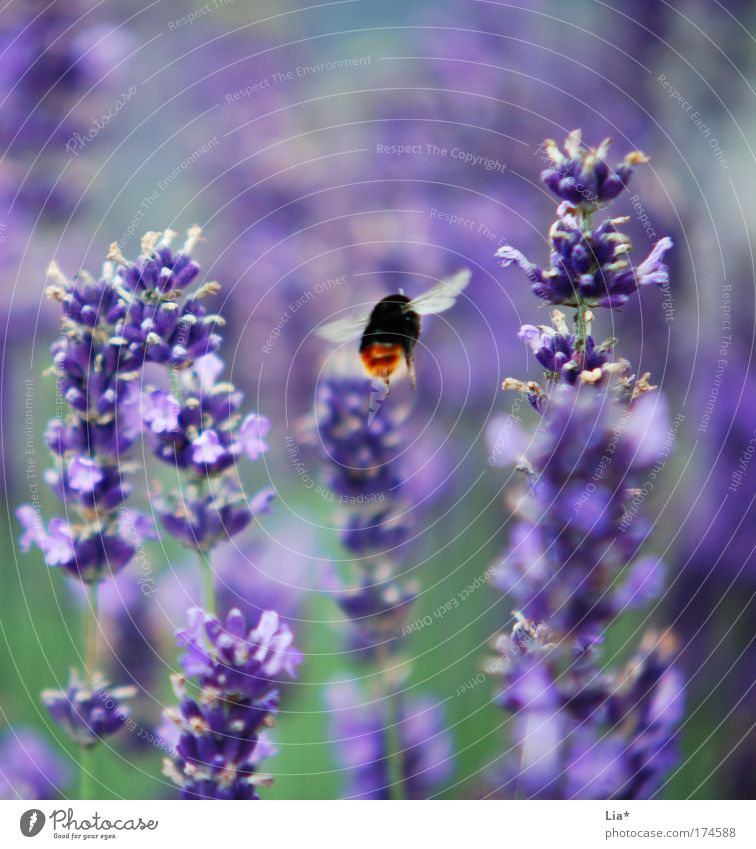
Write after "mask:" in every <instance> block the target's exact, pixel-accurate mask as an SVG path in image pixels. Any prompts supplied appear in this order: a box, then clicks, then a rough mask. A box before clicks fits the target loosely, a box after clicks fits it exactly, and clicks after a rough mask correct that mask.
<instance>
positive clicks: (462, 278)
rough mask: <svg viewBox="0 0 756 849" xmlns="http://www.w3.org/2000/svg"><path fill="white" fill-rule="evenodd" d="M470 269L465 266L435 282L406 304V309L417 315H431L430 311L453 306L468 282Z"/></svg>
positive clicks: (434, 311) (435, 311)
mask: <svg viewBox="0 0 756 849" xmlns="http://www.w3.org/2000/svg"><path fill="white" fill-rule="evenodd" d="M470 274H471V272H470V269H469V268H465V269H463V270H462V271H458V272H457V273H456V274H452V276H451V277H446V278H445V279H443V280H442V281H441V282H440V283H437V284H436V285H435V286H433V288H431V289H428V291H427V292H425V294H423V295H418V297H417V298H415V299H414V300H412V301H410V302H409V303H408V304H407V309H408V310H412V311H413V312H416V313H417V314H418V315H431V313H437V312H443V311H444V310H448V309H449V308H450V307H453V306H454V302H455V301H456V300H457V297H458V296H459V293H460V292H461V291H462V290H463V289H464V288H465V287H466V286H467V284H468V283H469V282H470Z"/></svg>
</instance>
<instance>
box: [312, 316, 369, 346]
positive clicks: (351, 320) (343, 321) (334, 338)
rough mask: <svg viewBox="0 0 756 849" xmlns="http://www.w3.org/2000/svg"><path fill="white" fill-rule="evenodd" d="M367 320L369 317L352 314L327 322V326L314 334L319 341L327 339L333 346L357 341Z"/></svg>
mask: <svg viewBox="0 0 756 849" xmlns="http://www.w3.org/2000/svg"><path fill="white" fill-rule="evenodd" d="M368 318H370V316H369V315H365V314H364V313H359V314H358V313H352V314H351V315H347V316H344V317H343V318H337V319H335V320H334V321H329V322H328V324H324V325H323V326H322V327H319V328H318V329H317V330H316V331H315V333H316V334H317V335H318V336H320V337H321V339H327V340H328V341H329V342H333V343H335V344H339V343H341V342H351V341H352V339H358V338H359V337H360V336H361V335H362V332H363V331H364V330H365V324H366V323H367V320H368Z"/></svg>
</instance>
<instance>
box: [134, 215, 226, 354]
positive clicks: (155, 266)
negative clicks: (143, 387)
mask: <svg viewBox="0 0 756 849" xmlns="http://www.w3.org/2000/svg"><path fill="white" fill-rule="evenodd" d="M173 235H174V234H173V233H171V232H170V231H169V232H167V233H166V234H164V235H162V237H161V238H160V240H159V241H158V237H160V236H161V234H159V233H154V234H150V233H148V234H147V236H145V238H144V239H143V241H142V246H143V250H142V256H140V257H139V259H137V261H136V262H134V263H126V262H124V263H123V264H122V267H121V268H120V269H119V271H118V280H119V284H120V287H119V288H120V291H121V292H122V293H123V295H124V296H125V302H126V303H125V314H124V326H123V336H124V338H125V339H126V341H127V343H128V344H130V345H137V346H138V347H139V348H140V350H143V351H144V356H145V358H146V360H147V361H149V362H156V363H164V364H166V365H169V366H172V367H173V368H177V369H183V368H187V367H189V366H191V364H192V363H193V362H194V360H197V359H199V358H200V357H203V356H205V355H206V354H209V353H212V352H213V351H215V350H217V349H218V347H219V346H220V342H221V338H220V335H219V334H218V333H217V332H216V331H217V329H218V328H220V327H222V326H223V324H224V322H223V319H222V318H221V317H220V316H219V315H217V314H215V313H208V311H207V310H206V309H205V307H204V305H203V303H202V302H203V300H204V298H206V297H207V296H208V295H213V294H215V293H216V292H217V291H218V289H219V286H218V284H217V283H204V284H202V285H201V286H199V287H198V288H197V289H196V290H194V291H192V292H190V293H187V292H186V289H187V287H188V286H190V285H191V284H192V283H193V282H194V281H195V279H196V278H197V277H198V275H199V273H200V267H199V265H198V264H197V263H196V262H195V261H194V260H193V259H192V258H191V251H192V250H193V248H194V245H195V243H196V241H197V239H198V238H199V228H192V229H191V230H190V231H189V236H188V238H187V241H186V242H185V244H184V245H183V247H182V248H181V250H180V251H179V252H178V253H174V252H173V251H171V249H170V242H171V240H172V238H173Z"/></svg>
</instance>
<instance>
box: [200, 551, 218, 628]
mask: <svg viewBox="0 0 756 849" xmlns="http://www.w3.org/2000/svg"><path fill="white" fill-rule="evenodd" d="M198 553H199V558H200V566H201V569H202V605H203V607H204V608H205V612H206V613H209V614H210V615H211V616H215V611H216V607H217V605H216V602H215V577H214V575H213V567H212V565H211V563H210V554H209V552H207V551H205V549H203V548H201V549H199V552H198Z"/></svg>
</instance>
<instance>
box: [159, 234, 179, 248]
mask: <svg viewBox="0 0 756 849" xmlns="http://www.w3.org/2000/svg"><path fill="white" fill-rule="evenodd" d="M176 236H178V233H177V232H176V231H175V230H171V229H168V230H164V231H163V237H162V239H161V240H160V247H161V248H169V247H170V246H171V242H172V241H173V240H174V239H175V238H176Z"/></svg>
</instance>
